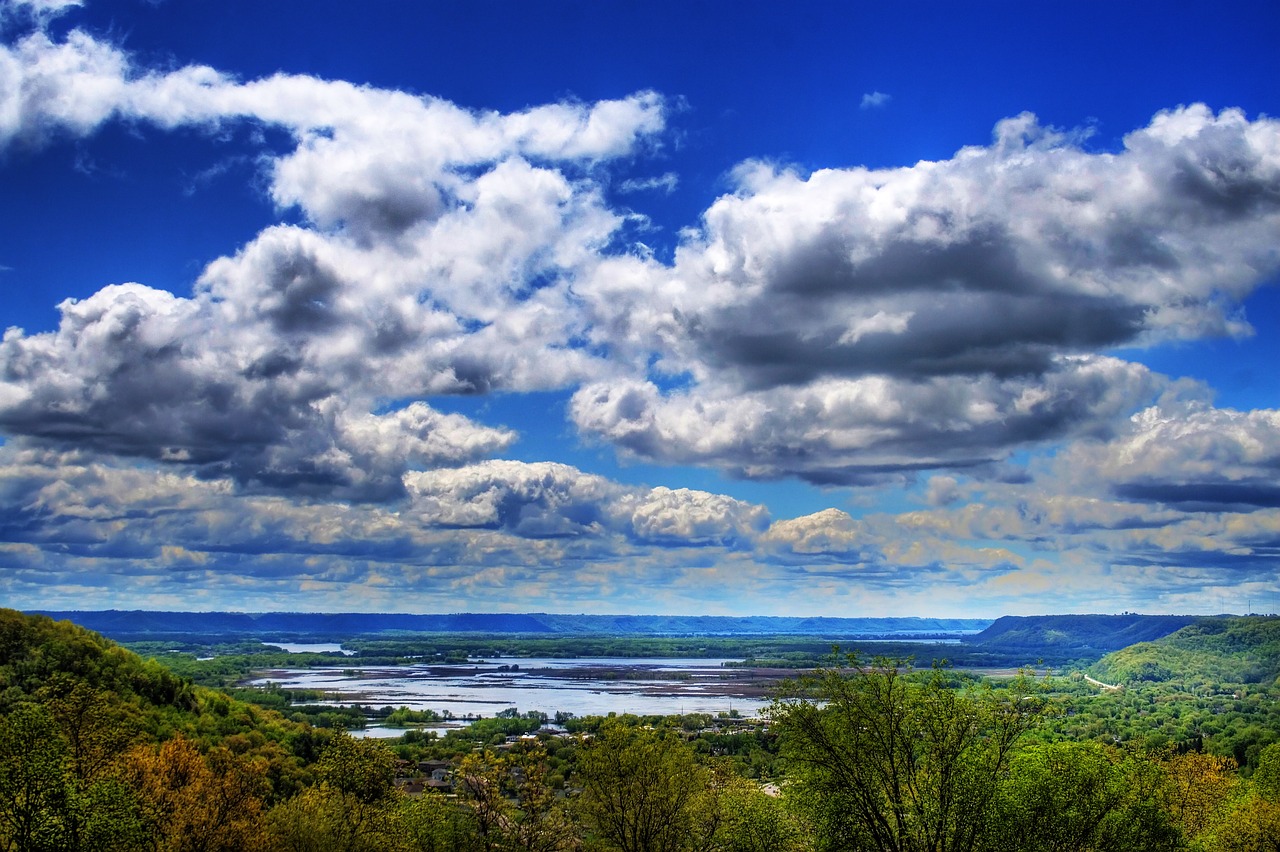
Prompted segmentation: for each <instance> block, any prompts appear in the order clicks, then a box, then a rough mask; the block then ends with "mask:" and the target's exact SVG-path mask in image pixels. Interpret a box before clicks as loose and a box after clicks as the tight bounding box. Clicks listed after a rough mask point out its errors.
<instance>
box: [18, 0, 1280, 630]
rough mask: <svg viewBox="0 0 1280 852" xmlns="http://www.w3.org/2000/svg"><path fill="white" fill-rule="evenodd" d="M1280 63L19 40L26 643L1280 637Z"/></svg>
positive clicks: (1034, 48) (344, 15)
mask: <svg viewBox="0 0 1280 852" xmlns="http://www.w3.org/2000/svg"><path fill="white" fill-rule="evenodd" d="M1277 43H1280V11H1278V10H1277V9H1276V7H1275V5H1274V3H1273V2H1257V3H1250V2H1236V1H1235V0H1227V1H1226V2H1219V3H1216V4H1213V5H1212V7H1210V5H1209V4H1203V3H1176V2H1173V3H1171V2H1144V0H1133V2H1125V3H1114V2H1092V0H1084V1H1083V2H1078V3H1070V4H1059V3H1025V2H995V0H990V2H972V3H963V4H961V3H952V2H941V0H938V2H930V0H913V2H893V3H889V2H883V3H881V2H874V3H873V2H848V3H833V2H810V1H809V0H800V1H799V2H789V3H786V4H781V3H763V2H750V0H735V2H712V0H708V2H698V3H690V2H687V0H684V2H679V3H676V2H667V0H656V2H646V3H639V2H624V0H618V2H595V3H592V2H567V0H548V1H547V2H539V3H528V2H515V0H484V2H422V3H406V2H392V0H371V2H362V3H354V2H340V0H272V2H270V3H261V2H248V0H218V2H212V0H185V1H184V2H177V0H83V2H76V0H0V294H2V295H0V328H2V329H4V332H3V339H2V341H0V441H2V443H0V604H3V605H7V606H13V607H17V608H22V609H40V608H43V609H108V608H115V609H181V610H201V611H203V610H236V611H274V610H298V611H362V612H376V611H397V612H423V613H432V612H503V611H518V612H558V613H635V614H730V615H732V614H740V615H810V614H812V615H828V616H901V615H918V616H965V617H975V618H985V617H991V618H994V617H996V616H999V615H1003V614H1034V613H1066V612H1121V611H1139V612H1166V613H1209V612H1245V611H1275V610H1277V609H1278V608H1280V576H1278V571H1277V568H1278V566H1280V561H1278V557H1280V481H1278V478H1277V472H1278V471H1280V380H1278V379H1277V378H1276V368H1275V364H1276V363H1277V362H1278V361H1280V293H1278V292H1277V287H1276V285H1277V283H1280V119H1277V118H1273V117H1272V116H1276V115H1278V114H1280V86H1277V81H1280V51H1277V50H1276V49H1275V45H1276V44H1277Z"/></svg>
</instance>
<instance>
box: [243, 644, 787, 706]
mask: <svg viewBox="0 0 1280 852" xmlns="http://www.w3.org/2000/svg"><path fill="white" fill-rule="evenodd" d="M725 662H726V660H722V659H665V658H625V657H617V658H606V657H590V658H576V659H555V658H523V657H522V658H504V659H500V660H493V661H474V662H466V663H458V664H423V665H413V666H396V667H389V666H383V667H377V668H360V667H358V666H342V665H337V666H334V667H332V668H311V669H274V670H271V671H268V672H260V673H259V674H258V676H257V677H255V678H254V679H252V680H251V681H249V682H248V684H247V685H249V686H256V687H265V686H266V685H267V684H268V683H274V684H278V685H279V686H280V687H282V688H285V689H314V690H320V691H321V692H323V694H324V699H323V703H326V704H366V705H370V706H373V707H385V706H391V707H408V708H410V709H413V710H434V711H436V712H437V713H441V714H445V713H448V714H451V715H453V716H455V717H458V718H464V717H478V716H493V715H496V714H497V713H499V712H501V711H503V710H508V709H510V708H516V709H517V710H519V711H520V712H521V713H524V712H527V711H530V710H536V711H540V712H543V713H546V714H548V715H551V716H554V715H555V713H557V712H558V711H563V712H566V713H572V714H574V715H575V716H604V715H608V714H609V713H636V714H639V715H648V714H662V715H669V714H676V713H712V714H715V713H721V712H724V713H728V712H731V711H736V712H738V713H740V714H741V715H743V716H754V715H756V714H758V713H759V711H760V710H761V708H763V707H765V706H766V705H767V704H768V703H769V698H770V695H771V694H772V690H773V688H774V686H775V685H776V684H777V682H778V680H779V679H781V678H784V677H787V676H788V675H789V674H792V673H791V672H787V671H785V670H783V671H779V670H773V669H743V668H734V667H727V666H725V665H724V663H725Z"/></svg>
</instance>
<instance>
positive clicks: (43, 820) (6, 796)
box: [0, 703, 72, 852]
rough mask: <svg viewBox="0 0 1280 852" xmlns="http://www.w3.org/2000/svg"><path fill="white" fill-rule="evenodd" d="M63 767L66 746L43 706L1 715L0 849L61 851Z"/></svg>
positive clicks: (65, 800)
mask: <svg viewBox="0 0 1280 852" xmlns="http://www.w3.org/2000/svg"><path fill="white" fill-rule="evenodd" d="M67 767H68V759H67V747H66V743H65V741H63V739H62V738H61V737H60V736H59V735H58V729H57V727H56V726H55V725H54V723H53V720H52V719H50V718H49V714H48V712H46V711H45V709H44V708H43V707H41V706H39V705H37V704H31V703H22V704H19V705H17V706H16V707H14V708H13V710H12V711H11V712H10V713H9V714H8V715H7V716H5V717H0V849H3V850H5V852H9V850H14V852H39V850H45V849H49V850H54V849H63V848H65V846H66V834H67V812H68V807H69V798H70V795H71V792H72V790H71V783H70V782H71V779H70V776H69V773H68V768H67Z"/></svg>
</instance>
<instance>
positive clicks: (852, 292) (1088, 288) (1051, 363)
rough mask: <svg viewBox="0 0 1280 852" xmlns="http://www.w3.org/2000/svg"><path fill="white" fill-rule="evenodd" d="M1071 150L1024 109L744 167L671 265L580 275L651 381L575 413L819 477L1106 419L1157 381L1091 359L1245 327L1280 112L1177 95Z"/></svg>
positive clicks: (924, 461) (596, 326)
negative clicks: (855, 160) (930, 134)
mask: <svg viewBox="0 0 1280 852" xmlns="http://www.w3.org/2000/svg"><path fill="white" fill-rule="evenodd" d="M1079 143H1080V139H1079V138H1078V137H1074V136H1071V135H1069V134H1064V133H1060V132H1057V131H1054V130H1052V129H1049V128H1044V127H1042V126H1040V125H1039V124H1038V122H1037V121H1036V120H1035V118H1034V117H1033V116H1031V115H1029V114H1026V115H1022V116H1018V117H1016V118H1012V119H1008V120H1005V121H1002V122H1001V123H1000V124H998V125H997V126H996V129H995V133H994V141H993V142H992V144H990V145H989V146H985V147H976V146H975V147H970V148H965V149H963V150H961V151H959V152H958V153H957V154H956V155H955V156H954V157H952V158H951V159H949V160H944V161H938V162H921V163H918V164H916V165H915V166H911V167H905V168H897V169H880V170H872V169H865V168H856V169H841V170H820V171H816V172H813V173H812V174H808V175H802V174H800V173H798V172H795V171H792V170H785V169H779V168H777V167H775V166H771V165H767V164H762V163H748V164H745V165H743V166H742V167H741V168H740V169H739V170H738V172H737V174H736V186H735V191H734V192H733V193H731V194H728V195H725V196H723V197H721V198H719V199H718V200H716V202H715V203H714V204H712V205H711V206H710V208H708V210H707V211H706V213H705V214H704V217H703V222H702V225H701V227H700V228H699V229H698V230H696V231H693V232H690V234H689V235H688V237H687V239H686V241H685V243H684V244H683V245H682V246H681V247H680V248H679V250H678V251H677V253H676V258H675V262H674V264H672V265H670V266H666V265H663V264H661V263H659V262H657V261H654V260H653V259H651V258H649V259H645V258H607V259H605V260H603V261H601V262H600V264H599V265H598V266H597V267H595V269H594V270H593V273H592V274H591V275H588V276H586V277H584V278H582V279H581V280H580V281H579V282H578V284H577V285H576V287H575V292H576V293H578V294H579V295H580V296H581V297H582V298H583V299H584V300H585V303H586V305H587V307H588V308H589V310H590V311H591V312H592V325H591V328H592V331H593V333H594V334H595V335H596V338H595V339H597V340H598V342H599V343H600V345H602V346H609V347H612V349H613V351H615V352H616V353H618V355H619V356H620V357H626V358H627V359H629V361H630V362H631V363H644V364H646V365H651V366H650V367H649V368H648V369H651V370H652V371H654V372H655V373H657V374H659V375H654V376H643V377H636V378H633V379H631V380H630V381H628V382H626V383H617V382H614V383H610V384H607V385H590V386H587V387H584V388H583V389H582V390H581V391H579V393H578V395H577V396H576V397H575V404H574V408H573V412H574V418H575V422H576V423H577V424H578V425H579V428H581V429H582V430H583V432H584V433H586V434H588V435H591V436H595V437H598V438H601V439H603V440H606V441H611V442H614V443H616V444H617V445H618V446H620V447H621V448H622V449H624V450H625V451H626V452H628V453H632V454H635V455H637V456H640V457H644V458H650V459H656V460H664V461H680V462H694V463H699V464H707V465H714V466H718V467H722V468H724V469H726V470H730V471H733V472H735V473H737V474H739V475H746V476H760V477H774V476H782V475H793V474H794V475H799V476H803V477H805V478H808V479H811V480H812V481H816V482H823V481H827V482H855V481H859V480H860V479H862V477H863V474H864V473H875V472H876V471H877V470H882V471H895V470H896V471H906V470H911V469H915V468H919V467H950V466H953V465H960V466H963V465H968V464H972V463H975V462H981V461H987V460H991V459H996V458H1000V457H1002V456H1004V455H1007V454H1008V453H1009V452H1010V451H1012V450H1013V449H1015V448H1017V447H1020V446H1026V445H1028V444H1029V443H1034V442H1043V441H1055V440H1060V439H1062V438H1064V437H1069V436H1071V435H1075V434H1087V433H1103V432H1106V431H1107V430H1108V429H1110V428H1112V426H1114V424H1115V423H1116V422H1118V420H1117V418H1119V419H1120V420H1122V419H1123V417H1125V416H1127V415H1128V414H1129V413H1131V411H1132V410H1133V409H1134V408H1136V407H1140V406H1142V405H1144V404H1146V403H1148V402H1149V401H1150V400H1151V399H1152V394H1153V393H1156V392H1158V391H1159V388H1160V385H1161V380H1160V379H1159V378H1158V377H1153V376H1150V375H1148V374H1146V371H1145V370H1144V369H1143V368H1141V367H1138V366H1136V365H1125V364H1122V363H1120V362H1117V361H1115V360H1113V359H1110V358H1106V357H1102V356H1103V355H1104V353H1106V352H1108V351H1110V350H1114V349H1115V348H1118V347H1123V346H1143V345H1150V344H1154V343H1157V342H1160V341H1167V340H1172V339H1181V338H1194V337H1205V336H1218V335H1244V334H1248V333H1249V332H1250V327H1249V326H1248V323H1247V321H1246V320H1245V318H1244V317H1243V314H1242V313H1241V310H1240V303H1241V300H1243V299H1244V298H1245V297H1246V296H1248V295H1249V294H1250V293H1251V292H1252V291H1253V290H1254V289H1256V288H1257V287H1259V286H1261V285H1262V284H1263V283H1265V282H1266V281H1267V280H1268V279H1269V278H1270V277H1271V276H1273V275H1274V274H1275V272H1276V270H1277V269H1278V268H1280V256H1278V255H1277V254H1276V252H1275V250H1274V239H1273V237H1274V234H1275V233H1276V230H1277V228H1280V122H1276V121H1275V120H1273V119H1267V118H1260V119H1256V120H1253V121H1250V120H1248V119H1247V118H1246V117H1245V116H1244V115H1243V113H1241V112H1239V111H1237V110H1224V111H1222V112H1220V113H1217V114H1214V113H1212V112H1211V111H1209V110H1208V109H1207V108H1205V107H1204V106H1191V107H1184V108H1179V109H1177V110H1172V111H1169V112H1165V113H1161V114H1159V115H1157V116H1156V117H1155V118H1154V119H1153V120H1152V122H1151V124H1150V125H1149V126H1147V127H1145V128H1142V129H1139V130H1137V131H1134V132H1133V133H1131V134H1129V135H1128V136H1127V137H1126V138H1125V144H1124V149H1123V150H1122V151H1120V152H1117V153H1093V152H1090V151H1087V150H1085V149H1084V148H1082V147H1081V146H1080V144H1079ZM655 306H667V307H666V310H662V309H661V308H658V307H655ZM646 353H648V358H647V360H642V359H644V356H645V354H646ZM661 374H665V375H667V376H677V377H679V376H683V377H685V378H686V379H687V380H686V381H682V382H678V383H676V389H675V390H667V391H659V390H658V389H657V388H658V386H659V385H660V384H663V382H662V381H661V379H662V375H661ZM666 384H667V385H669V384H670V383H669V382H667V383H666ZM753 440H755V441H758V442H759V443H757V444H754V445H753ZM749 446H754V447H756V448H757V449H758V450H759V452H752V451H749V450H748V447H749ZM749 457H750V459H749Z"/></svg>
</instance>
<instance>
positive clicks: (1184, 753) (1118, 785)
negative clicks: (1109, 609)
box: [0, 610, 1280, 852]
mask: <svg viewBox="0 0 1280 852" xmlns="http://www.w3.org/2000/svg"><path fill="white" fill-rule="evenodd" d="M1224 632H1225V631H1224ZM1215 635H1216V634H1215ZM1268 635H1269V634H1268ZM1256 639H1257V637H1256V636H1255V637H1254V639H1251V640H1247V641H1246V640H1245V639H1239V640H1236V639H1231V640H1228V639H1222V640H1220V641H1221V642H1223V643H1224V644H1225V645H1230V644H1232V643H1235V645H1234V647H1237V648H1240V649H1243V648H1245V647H1246V646H1248V647H1253V646H1256V645H1257V641H1256ZM1179 641H1182V640H1179ZM1250 643H1252V644H1250ZM1250 653H1253V652H1252V651H1251V652H1250ZM1149 686H1151V684H1147V683H1139V684H1138V690H1141V689H1145V688H1148V687H1149ZM1066 687H1067V689H1066V691H1065V692H1064V691H1063V684H1060V683H1057V682H1052V683H1051V682H1048V681H1045V680H1037V679H1034V678H1030V677H1026V676H1024V677H1020V678H1016V679H1013V680H1009V681H1003V682H990V681H983V680H980V679H977V678H974V677H969V676H965V675H963V674H961V673H957V672H954V671H950V670H947V669H945V668H936V669H930V670H926V671H914V670H911V669H909V668H906V667H903V666H901V665H896V664H893V663H889V662H886V661H883V660H880V661H875V662H871V663H867V662H865V661H863V660H861V659H859V658H858V657H856V656H855V657H846V658H841V659H838V660H829V663H828V665H827V666H825V667H824V668H822V669H820V670H819V671H817V672H816V673H814V674H812V675H809V676H806V677H802V678H798V679H796V680H795V681H793V683H792V688H791V689H790V691H789V693H788V694H786V695H784V696H780V697H779V698H778V699H777V701H776V702H775V704H774V705H773V707H772V711H771V714H770V717H771V718H770V721H769V723H768V724H767V725H763V724H757V725H747V724H742V723H739V722H737V721H736V720H728V719H720V720H712V719H710V718H709V717H697V716H690V717H649V718H637V717H619V718H611V719H599V718H593V719H586V720H580V719H568V718H562V719H560V720H559V721H561V722H562V723H563V724H562V726H561V727H560V728H557V729H556V730H555V731H554V732H552V731H548V730H547V729H546V728H545V727H544V725H543V723H544V722H546V721H548V720H546V718H545V717H543V716H541V715H539V714H518V713H514V712H512V713H508V714H505V715H504V717H503V718H496V719H485V720H482V721H481V722H479V723H477V724H475V725H473V726H471V727H470V728H467V729H463V730H460V731H458V732H456V733H451V734H450V735H448V736H446V737H434V736H431V735H425V734H421V733H419V732H411V733H410V734H407V735H406V736H405V737H403V738H401V739H400V740H399V741H397V742H395V743H391V744H384V743H379V742H375V741H371V740H359V739H355V738H352V737H351V736H349V735H347V734H344V733H341V732H332V731H325V730H321V729H317V728H315V727H313V726H311V725H307V724H302V723H299V722H294V721H291V720H289V719H287V718H285V717H284V716H282V715H280V714H279V713H276V712H273V711H270V710H266V709H263V708H259V707H254V706H251V705H248V704H245V703H244V702H241V701H238V700H235V699H234V698H232V697H230V696H228V695H226V694H225V693H222V692H219V691H215V690H212V689H207V688H203V687H200V686H198V685H194V684H192V683H191V682H190V681H189V680H185V679H183V678H181V677H178V676H176V675H174V674H173V673H171V672H169V671H167V670H165V669H164V668H162V667H161V666H159V665H158V664H156V663H154V662H144V661H143V660H141V659H139V658H138V657H136V656H135V655H133V654H131V653H129V652H127V651H125V650H123V649H121V648H119V647H117V646H115V645H113V644H112V643H110V642H108V641H106V640H104V639H102V638H101V637H99V636H97V635H96V634H92V633H89V632H88V631H85V630H83V629H81V628H78V627H75V626H74V625H70V624H67V623H54V622H52V621H50V620H48V619H45V618H36V617H30V616H24V615H22V614H20V613H15V612H12V611H4V610H0V850H42V851H43V850H73V852H74V851H75V850H104V852H113V850H121V852H125V850H130V852H131V850H151V852H161V850H163V852H170V851H172V852H188V850H189V851H190V852H221V851H222V850H225V852H231V850H237V852H239V851H240V850H247V851H248V852H252V851H253V850H263V852H322V850H348V852H356V850H361V851H362V852H363V851H364V850H367V852H415V850H419V851H420V852H517V850H527V852H560V850H565V852H570V851H571V850H592V852H595V851H596V850H598V852H607V850H617V852H650V850H652V852H765V850H771V851H772V850H781V852H827V850H831V852H835V850H893V852H906V850H912V852H914V850H922V852H923V850H929V852H947V851H948V850H956V851H957V852H961V851H963V852H987V850H1002V852H1005V850H1013V852H1017V850H1032V851H1033V852H1040V851H1041V850H1044V852H1049V850H1054V851H1055V852H1057V850H1081V852H1084V850H1138V852H1142V850H1181V849H1186V850H1197V851H1198V852H1214V850H1225V851H1226V852H1235V850H1261V849H1274V848H1275V838H1277V837H1280V744H1275V742H1274V741H1275V740H1277V739H1280V732H1277V731H1274V730H1272V731H1269V732H1264V733H1265V736H1263V737H1262V738H1261V739H1260V740H1259V741H1258V743H1257V744H1258V745H1259V748H1258V749H1257V750H1256V752H1255V753H1254V755H1253V760H1252V761H1250V762H1249V764H1248V765H1246V766H1245V767H1244V768H1243V769H1241V768H1240V767H1239V766H1237V761H1236V760H1235V759H1234V758H1233V757H1231V756H1224V755H1217V754H1213V753H1211V752H1209V751H1205V750H1197V748H1195V747H1194V746H1195V744H1194V743H1192V744H1188V746H1187V747H1186V748H1184V749H1183V750H1179V748H1178V747H1177V746H1178V744H1177V743H1173V742H1169V743H1149V742H1146V741H1144V740H1141V739H1140V738H1129V739H1125V738H1123V737H1116V736H1114V735H1107V736H1103V737H1101V738H1093V737H1089V738H1072V737H1071V736H1070V735H1069V734H1067V733H1065V732H1064V729H1063V727H1062V726H1063V725H1064V724H1065V723H1067V722H1068V720H1075V719H1078V718H1079V717H1081V716H1082V715H1086V714H1084V713H1081V712H1080V708H1081V707H1083V706H1086V705H1087V703H1088V702H1087V701H1085V700H1084V699H1083V698H1081V697H1080V694H1082V693H1083V692H1084V691H1085V690H1086V689H1092V687H1087V686H1086V685H1083V684H1081V683H1079V682H1075V683H1070V684H1066ZM1262 688H1263V686H1262V685H1261V684H1259V685H1258V689H1259V690H1262ZM1078 693H1079V694H1078ZM1131 694H1132V693H1131V692H1130V691H1128V690H1126V691H1121V692H1108V693H1095V698H1096V700H1098V701H1111V702H1112V703H1113V704H1115V705H1118V706H1120V705H1123V703H1124V702H1125V701H1127V700H1129V698H1130V696H1131ZM1078 699H1079V700H1078ZM403 721H406V722H408V721H417V720H416V719H412V718H410V717H409V716H408V715H405V718H404V720H403ZM1135 724H1136V723H1135ZM1267 736H1269V737H1270V739H1269V740H1268V739H1266V737H1267ZM1118 739H1119V740H1120V742H1117V740H1118ZM1210 742H1212V740H1211V741H1210ZM1266 743H1272V744H1266ZM1201 745H1204V743H1201ZM428 780H430V783H427V782H428ZM420 790H421V792H419V791H420ZM1268 844H1270V845H1268Z"/></svg>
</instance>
